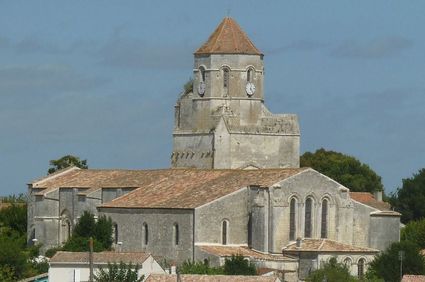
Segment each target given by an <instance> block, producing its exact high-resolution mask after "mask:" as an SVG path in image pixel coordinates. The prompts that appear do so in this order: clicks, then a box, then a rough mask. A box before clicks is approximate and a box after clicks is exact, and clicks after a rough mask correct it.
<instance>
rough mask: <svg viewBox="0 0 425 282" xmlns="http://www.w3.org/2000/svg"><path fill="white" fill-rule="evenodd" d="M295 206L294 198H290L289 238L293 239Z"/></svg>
mask: <svg viewBox="0 0 425 282" xmlns="http://www.w3.org/2000/svg"><path fill="white" fill-rule="evenodd" d="M295 206H296V200H295V199H294V198H292V200H291V204H290V211H289V240H291V241H294V240H295Z"/></svg>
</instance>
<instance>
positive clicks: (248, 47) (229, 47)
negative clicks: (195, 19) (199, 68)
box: [195, 17, 262, 55]
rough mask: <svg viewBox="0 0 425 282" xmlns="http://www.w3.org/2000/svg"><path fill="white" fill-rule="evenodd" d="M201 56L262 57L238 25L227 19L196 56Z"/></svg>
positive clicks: (197, 51)
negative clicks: (236, 55)
mask: <svg viewBox="0 0 425 282" xmlns="http://www.w3.org/2000/svg"><path fill="white" fill-rule="evenodd" d="M201 54H248V55H262V53H261V52H260V50H258V49H257V47H255V45H254V44H253V43H252V41H251V40H250V39H249V38H248V36H247V35H246V33H245V32H244V31H243V30H242V29H241V27H240V26H239V25H238V23H237V22H236V21H235V20H234V19H232V18H230V17H225V18H224V19H223V21H222V22H221V23H220V25H219V26H218V27H217V28H216V30H215V31H214V32H213V33H212V34H211V36H210V38H208V40H207V42H205V43H204V44H203V45H202V46H201V47H200V48H199V49H198V50H196V52H195V55H201Z"/></svg>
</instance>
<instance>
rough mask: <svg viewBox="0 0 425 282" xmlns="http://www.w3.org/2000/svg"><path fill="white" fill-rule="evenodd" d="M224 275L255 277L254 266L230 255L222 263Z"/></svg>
mask: <svg viewBox="0 0 425 282" xmlns="http://www.w3.org/2000/svg"><path fill="white" fill-rule="evenodd" d="M224 274H227V275H256V274H257V270H256V268H255V265H254V264H253V263H251V262H249V261H248V260H247V259H245V258H244V257H243V256H241V255H232V257H231V258H230V259H227V258H226V261H225V263H224Z"/></svg>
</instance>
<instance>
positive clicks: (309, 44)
mask: <svg viewBox="0 0 425 282" xmlns="http://www.w3.org/2000/svg"><path fill="white" fill-rule="evenodd" d="M324 46H326V44H324V43H321V42H319V41H315V40H309V39H302V40H297V41H293V42H291V43H289V44H286V45H284V46H281V47H278V48H275V49H271V50H268V51H267V50H266V53H267V55H275V54H280V53H283V52H288V51H312V50H317V49H319V48H322V47H324Z"/></svg>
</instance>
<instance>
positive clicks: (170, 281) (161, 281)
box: [146, 274, 280, 282]
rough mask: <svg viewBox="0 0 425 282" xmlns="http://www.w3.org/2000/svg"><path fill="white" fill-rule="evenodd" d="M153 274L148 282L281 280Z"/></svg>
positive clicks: (262, 277)
mask: <svg viewBox="0 0 425 282" xmlns="http://www.w3.org/2000/svg"><path fill="white" fill-rule="evenodd" d="M179 279H180V280H178V278H177V275H169V274H151V275H149V277H148V278H147V279H146V282H157V281H158V282H175V281H181V282H230V281H232V282H251V281H252V282H254V281H256V282H275V281H280V279H278V278H276V277H273V276H242V275H200V274H181V275H179Z"/></svg>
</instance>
